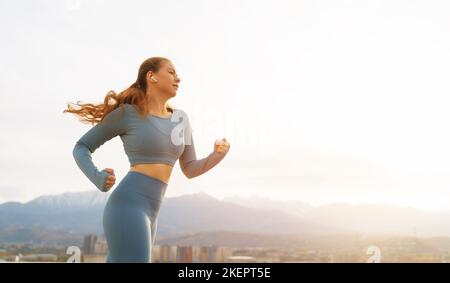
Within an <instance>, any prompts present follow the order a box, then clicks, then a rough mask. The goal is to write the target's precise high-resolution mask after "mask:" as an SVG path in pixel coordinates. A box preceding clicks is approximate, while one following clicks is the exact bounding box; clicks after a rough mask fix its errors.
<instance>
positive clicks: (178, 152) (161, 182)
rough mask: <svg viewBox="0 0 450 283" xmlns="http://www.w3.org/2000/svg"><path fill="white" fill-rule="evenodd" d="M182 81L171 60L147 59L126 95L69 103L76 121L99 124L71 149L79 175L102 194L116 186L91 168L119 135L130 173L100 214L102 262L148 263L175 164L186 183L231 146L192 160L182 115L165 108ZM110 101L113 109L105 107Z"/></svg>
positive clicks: (108, 172)
mask: <svg viewBox="0 0 450 283" xmlns="http://www.w3.org/2000/svg"><path fill="white" fill-rule="evenodd" d="M179 83H180V79H179V78H178V76H177V73H176V70H175V67H174V66H173V64H172V63H171V62H170V60H168V59H166V58H163V57H152V58H149V59H147V60H145V61H144V62H143V63H142V64H141V66H140V68H139V73H138V77H137V80H136V82H135V83H133V84H132V85H131V86H130V87H129V88H128V89H126V90H124V91H122V92H121V93H119V94H116V93H115V92H114V91H110V92H109V93H108V94H107V95H106V97H105V99H104V102H103V104H100V105H93V104H90V103H86V104H79V103H78V102H77V105H78V106H80V108H79V109H75V108H73V107H72V106H71V105H70V104H68V109H66V110H64V112H70V113H74V114H76V115H78V116H79V117H81V118H82V119H81V121H82V122H89V123H92V124H94V123H97V124H96V125H95V126H94V127H92V128H91V129H90V130H89V131H87V132H86V133H85V134H84V135H83V136H82V137H81V138H80V139H79V140H78V141H77V143H76V144H75V147H74V148H73V157H74V158H75V161H76V163H77V165H78V167H79V168H80V169H81V171H82V172H83V173H84V174H85V175H86V176H87V177H88V178H89V180H91V181H92V183H94V184H95V186H96V187H97V188H98V189H99V190H101V191H103V192H107V191H108V190H109V189H111V187H112V186H113V185H114V183H115V180H116V178H115V175H114V170H113V169H112V168H105V169H103V170H101V171H99V170H98V169H97V167H96V166H95V164H94V163H93V161H92V155H91V154H92V153H94V151H95V150H96V149H97V148H99V147H100V146H101V145H103V144H104V143H105V142H106V141H108V140H110V139H112V138H114V137H116V136H120V138H121V140H122V142H123V146H124V150H125V153H126V154H127V156H128V160H129V162H130V165H131V167H130V171H129V172H128V173H127V174H126V175H125V177H124V178H123V179H122V180H121V182H120V183H119V184H118V186H117V188H116V189H115V190H114V191H113V192H112V194H111V195H110V197H109V198H108V201H107V203H106V206H105V209H104V212H103V229H104V233H105V237H106V241H107V245H108V255H107V259H106V262H151V255H152V246H153V244H154V241H155V234H156V228H157V219H158V214H159V209H160V206H161V203H162V200H163V198H164V195H165V192H166V188H167V186H168V183H169V178H170V175H171V172H172V169H173V166H174V164H175V162H176V161H177V160H178V159H179V163H180V167H181V170H182V172H183V173H184V175H185V176H186V177H187V178H194V177H197V176H199V175H201V174H203V173H205V172H207V171H208V170H209V169H211V168H212V167H214V166H215V165H217V164H218V163H219V162H220V161H221V160H222V159H223V158H224V157H225V155H226V154H227V153H228V150H229V148H230V144H229V143H228V141H227V140H226V139H225V138H223V139H222V140H220V141H217V140H216V142H215V144H214V150H213V152H211V153H210V154H209V155H208V156H207V157H205V158H203V159H200V160H197V157H196V153H195V147H194V141H193V137H192V127H191V124H190V122H189V119H188V116H187V114H186V113H185V112H184V111H183V110H181V109H178V108H174V107H171V106H170V105H169V104H168V103H167V101H168V100H169V99H170V98H172V97H174V96H175V95H176V92H177V89H178V86H179ZM110 100H113V101H114V102H115V103H113V104H112V105H111V104H110V103H109V102H110Z"/></svg>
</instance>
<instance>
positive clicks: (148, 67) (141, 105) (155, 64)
mask: <svg viewBox="0 0 450 283" xmlns="http://www.w3.org/2000/svg"><path fill="white" fill-rule="evenodd" d="M163 61H169V59H167V58H164V57H151V58H148V59H146V60H145V61H144V62H142V64H141V66H140V67H139V72H138V77H137V79H136V81H135V82H134V83H133V84H131V85H130V86H129V87H128V88H127V89H125V90H123V91H122V92H120V93H118V94H117V93H116V92H115V91H113V90H110V91H109V92H108V93H107V94H106V96H105V98H104V99H103V103H97V104H93V103H80V101H77V103H76V104H74V103H71V102H68V103H67V109H65V110H64V111H63V113H66V112H69V113H73V114H75V115H76V116H78V117H79V118H80V119H79V120H80V122H82V123H84V124H95V123H99V122H101V121H103V118H104V117H105V116H106V115H108V113H110V112H111V111H113V110H115V109H116V108H118V107H121V105H122V104H125V103H128V104H134V105H136V106H137V109H138V112H139V113H140V114H141V115H142V116H145V115H146V113H149V103H148V97H147V95H146V91H147V78H146V77H147V73H148V72H149V71H153V72H157V71H158V70H159V69H160V67H161V63H162V62H163ZM111 101H112V103H111ZM72 105H77V106H78V109H77V108H74V107H73V106H72ZM167 106H168V108H169V109H170V110H171V111H172V112H173V111H174V108H173V107H172V106H171V105H169V104H168V105H167ZM122 110H123V107H122Z"/></svg>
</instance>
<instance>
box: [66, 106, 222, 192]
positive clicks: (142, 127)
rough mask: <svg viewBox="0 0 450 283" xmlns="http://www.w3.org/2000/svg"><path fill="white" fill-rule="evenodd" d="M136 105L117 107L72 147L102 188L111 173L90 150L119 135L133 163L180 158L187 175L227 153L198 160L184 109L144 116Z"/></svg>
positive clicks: (171, 161)
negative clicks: (96, 160)
mask: <svg viewBox="0 0 450 283" xmlns="http://www.w3.org/2000/svg"><path fill="white" fill-rule="evenodd" d="M122 107H123V108H122ZM136 107H137V106H135V105H132V104H123V105H122V106H121V107H118V108H116V109H114V110H113V111H111V112H110V113H108V114H107V115H106V116H105V117H104V119H103V121H101V122H99V123H97V124H96V125H95V126H94V127H92V128H91V129H90V130H88V131H87V132H86V133H85V134H84V135H83V136H82V137H81V138H80V139H79V140H78V141H77V142H76V144H75V146H74V148H73V151H72V154H73V157H74V158H75V161H76V163H77V165H78V167H79V168H80V169H81V171H82V172H83V173H84V174H85V175H86V176H87V177H88V179H89V180H90V181H91V182H92V183H94V184H95V186H96V187H97V188H98V189H99V190H100V191H103V192H105V191H107V189H106V177H108V175H109V173H107V172H106V171H105V170H102V171H99V170H98V168H97V167H96V166H95V164H94V163H93V161H92V155H91V154H92V153H94V151H95V150H96V149H97V148H99V147H100V146H101V145H103V144H104V143H105V142H106V141H108V140H110V139H112V138H114V137H116V136H120V138H121V140H122V143H123V148H124V150H125V153H126V155H127V156H128V160H129V162H130V165H135V164H142V163H164V164H170V165H172V166H173V165H174V164H175V162H176V161H177V160H178V159H179V160H180V167H181V170H182V171H183V173H184V175H185V176H186V177H188V178H193V177H196V176H199V175H201V174H203V173H205V172H206V171H208V170H209V169H211V168H212V167H214V166H215V165H216V164H218V163H219V162H220V160H222V159H223V158H224V156H225V154H224V153H218V152H215V151H213V152H211V153H210V154H209V155H208V156H207V157H205V158H203V159H200V160H197V156H196V153H195V146H194V140H193V136H192V132H193V129H192V127H191V124H190V121H189V118H188V116H187V114H186V113H185V112H184V111H183V110H181V109H174V111H173V113H172V115H171V116H170V117H167V118H164V117H159V116H155V115H152V114H149V115H146V116H145V117H142V116H141V115H140V114H139V112H138V110H137V109H136Z"/></svg>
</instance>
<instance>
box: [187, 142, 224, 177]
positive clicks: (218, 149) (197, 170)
mask: <svg viewBox="0 0 450 283" xmlns="http://www.w3.org/2000/svg"><path fill="white" fill-rule="evenodd" d="M190 139H191V140H190V144H186V145H185V147H184V151H183V154H182V155H181V156H180V167H181V171H182V172H183V174H184V175H185V176H186V177H188V178H189V179H191V178H194V177H197V176H200V175H202V174H204V173H206V172H207V171H208V170H210V169H211V168H213V167H214V166H216V165H217V164H218V163H219V162H220V161H221V160H222V159H223V158H224V157H225V155H226V154H227V153H228V150H229V148H230V144H229V143H228V141H227V140H226V139H222V140H221V141H216V143H215V144H214V151H213V152H211V153H210V154H209V155H208V156H207V157H205V158H202V159H200V160H197V155H196V153H195V146H194V139H193V137H192V133H191V136H190Z"/></svg>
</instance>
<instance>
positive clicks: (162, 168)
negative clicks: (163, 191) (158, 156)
mask: <svg viewBox="0 0 450 283" xmlns="http://www.w3.org/2000/svg"><path fill="white" fill-rule="evenodd" d="M172 169H173V166H172V165H170V164H163V163H141V164H134V165H131V166H130V172H139V173H142V174H145V175H147V176H149V177H153V178H156V179H158V180H160V181H161V182H164V183H166V184H168V183H169V179H170V175H171V174H172Z"/></svg>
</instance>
